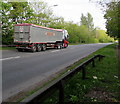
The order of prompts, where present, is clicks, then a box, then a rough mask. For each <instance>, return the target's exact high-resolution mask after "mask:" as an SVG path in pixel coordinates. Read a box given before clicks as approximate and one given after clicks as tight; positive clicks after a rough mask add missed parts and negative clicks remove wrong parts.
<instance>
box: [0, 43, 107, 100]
mask: <svg viewBox="0 0 120 104" xmlns="http://www.w3.org/2000/svg"><path fill="white" fill-rule="evenodd" d="M106 45H109V44H108V43H103V44H84V45H70V46H69V47H68V48H65V49H59V50H58V49H49V50H47V51H44V52H35V53H31V52H17V51H16V50H4V51H2V59H0V61H2V78H3V79H2V81H3V82H2V84H3V85H2V88H3V90H2V91H3V100H5V99H7V98H8V97H10V96H13V95H15V94H17V93H19V92H20V91H23V90H24V89H27V88H29V87H30V86H34V85H35V84H36V83H39V82H40V81H42V80H44V79H46V78H48V77H49V76H50V75H52V74H54V73H56V72H58V71H60V70H61V69H64V68H65V67H67V66H69V65H70V64H72V63H74V62H75V61H77V60H79V59H81V58H83V57H85V56H87V55H89V54H91V53H93V52H94V51H96V50H98V49H100V48H102V47H104V46H106Z"/></svg>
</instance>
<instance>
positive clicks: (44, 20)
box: [30, 0, 53, 26]
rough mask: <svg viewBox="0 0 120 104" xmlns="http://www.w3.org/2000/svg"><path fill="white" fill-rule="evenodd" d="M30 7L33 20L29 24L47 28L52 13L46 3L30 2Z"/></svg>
mask: <svg viewBox="0 0 120 104" xmlns="http://www.w3.org/2000/svg"><path fill="white" fill-rule="evenodd" d="M30 6H31V8H32V9H33V10H34V19H33V20H32V21H31V23H34V24H38V25H42V26H49V24H50V22H51V20H52V18H51V16H52V14H53V13H52V11H51V9H50V8H49V7H48V5H47V3H45V2H43V1H41V0H40V1H37V2H30Z"/></svg>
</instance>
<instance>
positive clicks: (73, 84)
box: [43, 44, 120, 104]
mask: <svg viewBox="0 0 120 104" xmlns="http://www.w3.org/2000/svg"><path fill="white" fill-rule="evenodd" d="M96 54H101V55H104V56H105V58H103V59H102V60H101V61H100V62H97V61H98V60H96V61H95V67H94V68H93V67H91V65H88V67H86V71H87V74H86V75H87V76H86V77H87V78H86V79H85V80H82V73H81V71H80V72H78V73H77V74H76V75H74V76H73V77H72V78H71V79H70V80H67V81H66V82H65V86H64V91H65V102H67V103H68V102H69V103H80V102H112V103H113V102H120V92H119V89H120V79H119V75H118V64H119V63H118V59H117V55H116V45H115V44H112V45H109V46H106V47H104V48H102V49H99V50H98V51H96V52H94V53H93V54H91V55H89V56H88V57H86V58H84V59H82V60H80V61H78V62H77V63H75V64H74V65H73V66H71V67H69V68H68V70H71V69H73V68H75V67H76V66H77V65H79V64H80V63H82V62H84V61H85V60H87V59H89V58H90V57H92V56H94V55H96ZM58 95H59V93H58V91H57V92H56V93H54V94H52V96H51V97H50V98H48V99H46V100H45V101H44V102H45V103H46V102H47V103H48V102H49V103H50V104H56V103H57V102H58ZM43 104H44V103H43Z"/></svg>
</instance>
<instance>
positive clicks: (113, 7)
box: [104, 1, 120, 45]
mask: <svg viewBox="0 0 120 104" xmlns="http://www.w3.org/2000/svg"><path fill="white" fill-rule="evenodd" d="M106 5H107V9H106V13H105V15H104V17H105V19H106V20H107V21H106V28H107V34H109V36H112V37H115V38H116V39H118V40H119V45H120V2H117V1H116V2H115V1H114V2H110V3H108V4H106Z"/></svg>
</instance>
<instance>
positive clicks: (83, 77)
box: [82, 66, 86, 80]
mask: <svg viewBox="0 0 120 104" xmlns="http://www.w3.org/2000/svg"><path fill="white" fill-rule="evenodd" d="M85 77H86V70H85V66H82V79H83V80H84V79H85Z"/></svg>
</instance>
